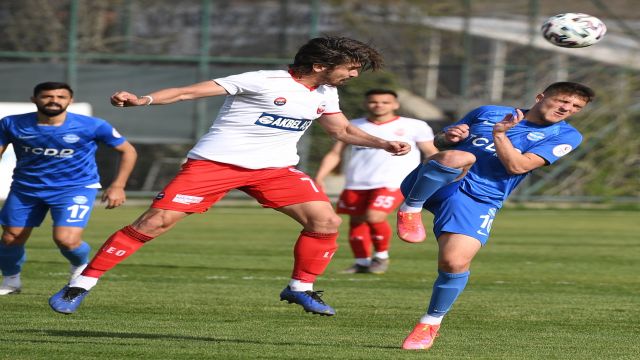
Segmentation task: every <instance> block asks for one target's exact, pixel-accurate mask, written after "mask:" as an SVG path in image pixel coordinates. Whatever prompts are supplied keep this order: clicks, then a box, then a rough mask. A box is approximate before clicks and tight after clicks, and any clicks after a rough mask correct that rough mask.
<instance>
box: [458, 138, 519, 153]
mask: <svg viewBox="0 0 640 360" xmlns="http://www.w3.org/2000/svg"><path fill="white" fill-rule="evenodd" d="M469 138H470V139H471V144H472V145H473V146H476V147H479V148H483V149H485V150H486V151H489V152H492V153H493V156H498V154H496V153H495V152H496V146H495V144H494V143H493V141H491V140H489V139H487V138H483V137H480V136H478V135H475V134H471V135H469ZM515 150H516V151H517V152H519V153H521V154H522V150H520V149H518V148H515Z"/></svg>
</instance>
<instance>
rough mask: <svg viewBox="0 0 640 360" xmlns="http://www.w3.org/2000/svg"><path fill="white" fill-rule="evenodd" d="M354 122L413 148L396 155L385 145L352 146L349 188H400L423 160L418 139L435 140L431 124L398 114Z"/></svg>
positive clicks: (371, 132)
mask: <svg viewBox="0 0 640 360" xmlns="http://www.w3.org/2000/svg"><path fill="white" fill-rule="evenodd" d="M351 124H352V125H354V126H357V127H359V128H360V129H362V130H364V131H366V132H367V133H369V134H371V135H374V136H377V137H379V138H382V139H385V140H391V141H393V140H396V141H404V142H407V143H409V144H410V145H411V151H410V152H409V153H408V154H406V155H404V156H394V155H392V154H391V153H389V152H387V151H384V150H381V149H373V148H366V147H362V146H353V145H352V146H350V150H351V153H350V156H349V160H348V162H347V166H346V169H345V172H346V184H345V189H352V190H368V189H377V188H383V187H387V188H399V187H400V183H402V180H403V179H404V178H405V176H406V175H407V174H409V173H410V172H411V171H412V170H413V169H415V168H416V166H418V164H420V149H419V148H418V147H417V146H416V143H419V142H425V141H430V140H433V130H432V129H431V127H429V125H427V123H426V122H424V121H422V120H417V119H410V118H405V117H400V116H398V117H396V118H394V119H392V120H390V121H387V122H384V123H375V122H372V121H369V120H367V119H365V118H359V119H354V120H351Z"/></svg>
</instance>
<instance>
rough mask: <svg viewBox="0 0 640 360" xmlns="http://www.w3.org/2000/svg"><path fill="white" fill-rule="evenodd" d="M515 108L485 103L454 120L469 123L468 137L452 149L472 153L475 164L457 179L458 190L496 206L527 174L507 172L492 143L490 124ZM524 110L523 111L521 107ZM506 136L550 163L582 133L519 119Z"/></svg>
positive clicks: (576, 142)
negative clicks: (460, 178) (458, 180)
mask: <svg viewBox="0 0 640 360" xmlns="http://www.w3.org/2000/svg"><path fill="white" fill-rule="evenodd" d="M515 112H516V109H515V108H513V107H507V106H495V105H486V106H481V107H479V108H477V109H475V110H472V111H471V112H469V113H468V114H467V115H466V116H465V117H464V118H462V119H461V120H460V121H458V122H457V123H455V124H453V125H451V126H454V125H458V124H467V125H469V137H467V138H466V139H465V140H463V141H462V142H461V143H459V144H458V145H456V147H455V149H456V150H463V151H468V152H470V153H472V154H474V155H475V156H476V162H475V164H474V165H473V166H472V167H471V168H470V169H469V173H468V174H467V175H466V176H465V177H464V178H463V179H462V180H461V184H460V190H461V191H463V192H465V193H466V194H468V195H469V196H471V197H473V198H475V199H477V200H480V201H484V202H489V203H492V204H494V205H495V206H496V207H498V208H500V207H501V206H502V203H503V201H504V200H506V198H507V197H508V196H509V194H510V193H511V192H512V191H513V190H514V189H515V188H516V186H517V185H518V184H519V183H520V182H521V181H522V180H523V179H524V178H525V177H526V176H527V175H528V174H529V173H530V172H529V173H525V174H519V175H514V174H509V173H508V172H507V171H506V169H505V167H504V166H503V165H502V162H500V159H499V158H498V155H497V153H496V150H495V145H494V143H493V136H492V132H493V126H494V124H496V123H497V122H500V121H501V120H502V119H503V118H504V116H505V115H506V114H510V113H511V114H515ZM523 112H525V113H526V110H523ZM507 137H508V138H509V140H510V141H511V143H512V144H513V146H514V147H515V148H516V149H517V150H518V151H520V152H521V153H523V154H524V153H533V154H536V155H538V156H540V157H542V158H543V159H545V160H546V162H547V164H552V163H554V162H555V161H556V160H558V159H559V158H560V157H562V156H564V155H566V154H568V153H569V152H571V151H572V150H574V149H575V148H577V147H578V145H580V143H581V142H582V135H581V134H580V133H579V132H578V130H576V129H575V128H574V127H573V126H571V125H569V124H568V123H566V122H565V121H561V122H558V123H555V124H552V125H546V126H542V125H537V124H534V123H531V122H528V121H527V120H522V121H521V122H520V123H518V124H517V125H516V126H515V127H513V128H512V129H509V130H508V131H507Z"/></svg>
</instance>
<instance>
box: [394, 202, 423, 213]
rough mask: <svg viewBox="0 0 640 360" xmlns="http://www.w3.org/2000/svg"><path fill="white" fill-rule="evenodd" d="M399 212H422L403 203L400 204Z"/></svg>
mask: <svg viewBox="0 0 640 360" xmlns="http://www.w3.org/2000/svg"><path fill="white" fill-rule="evenodd" d="M399 210H400V211H402V212H406V213H419V212H421V211H422V208H417V207H411V206H409V205H407V204H405V203H402V205H400V209H399Z"/></svg>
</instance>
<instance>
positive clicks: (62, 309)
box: [49, 285, 89, 315]
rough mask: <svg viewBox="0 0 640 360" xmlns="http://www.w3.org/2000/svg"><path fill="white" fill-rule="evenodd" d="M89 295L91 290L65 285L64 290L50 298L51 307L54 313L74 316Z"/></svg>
mask: <svg viewBox="0 0 640 360" xmlns="http://www.w3.org/2000/svg"><path fill="white" fill-rule="evenodd" d="M87 294H89V290H85V289H83V288H81V287H69V285H65V287H63V288H62V290H60V291H58V292H57V293H55V294H53V296H51V297H50V298H49V306H51V308H52V309H53V311H56V312H59V313H61V314H67V315H68V314H73V313H74V312H76V310H78V307H80V304H81V303H82V300H83V299H84V297H85V296H87Z"/></svg>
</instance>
